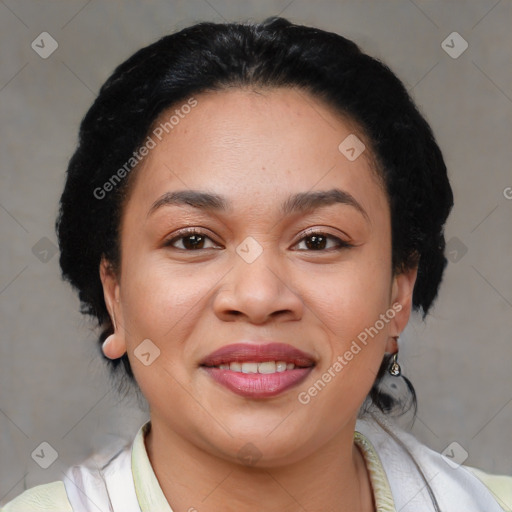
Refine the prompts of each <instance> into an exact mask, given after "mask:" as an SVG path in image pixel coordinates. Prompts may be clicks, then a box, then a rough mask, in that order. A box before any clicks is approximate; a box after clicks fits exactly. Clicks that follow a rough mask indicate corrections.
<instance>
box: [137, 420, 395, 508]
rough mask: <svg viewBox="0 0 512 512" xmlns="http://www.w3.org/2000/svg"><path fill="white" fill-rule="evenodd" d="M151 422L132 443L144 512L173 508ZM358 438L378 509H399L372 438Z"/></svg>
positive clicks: (361, 435)
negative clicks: (157, 463)
mask: <svg viewBox="0 0 512 512" xmlns="http://www.w3.org/2000/svg"><path fill="white" fill-rule="evenodd" d="M150 429H151V422H150V421H148V422H146V423H144V425H142V426H141V427H140V429H139V431H138V432H137V435H136V436H135V439H134V442H133V445H132V457H131V465H132V474H133V481H134V484H135V493H136V495H137V500H138V502H139V506H140V509H141V511H142V512H152V511H154V510H158V511H159V512H173V511H172V508H171V506H170V505H169V503H168V502H167V500H166V498H165V495H164V493H163V491H162V488H161V487H160V484H159V483H158V479H157V478H156V475H155V472H154V471H153V467H152V466H151V462H150V461H149V457H148V453H147V450H146V445H145V437H146V435H147V434H148V433H149V431H150ZM354 442H355V444H356V445H357V446H358V448H359V449H360V450H361V452H362V454H363V457H364V460H365V463H366V467H367V470H368V474H369V475H370V481H371V484H372V488H373V493H374V500H375V507H376V510H377V512H395V505H394V502H393V495H392V493H391V488H390V486H389V482H388V479H387V477H386V473H385V471H384V468H383V466H382V463H381V461H380V459H379V456H378V454H377V452H376V450H375V448H374V447H373V445H372V444H371V443H370V441H369V440H368V439H367V438H366V437H365V436H364V435H363V434H361V433H360V432H357V431H356V432H354Z"/></svg>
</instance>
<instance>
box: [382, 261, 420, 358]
mask: <svg viewBox="0 0 512 512" xmlns="http://www.w3.org/2000/svg"><path fill="white" fill-rule="evenodd" d="M417 275H418V267H414V268H411V269H405V270H403V271H402V272H401V273H400V274H396V275H395V276H394V277H393V282H392V285H391V307H392V308H393V310H394V311H395V312H396V314H395V316H394V318H393V319H392V320H391V322H390V324H391V325H390V331H389V336H390V337H389V339H388V341H387V345H386V352H389V353H392V354H394V353H395V352H396V351H397V349H398V347H397V345H396V340H395V339H394V337H398V336H400V334H401V332H402V331H403V330H404V329H405V326H406V325H407V322H408V321H409V317H410V316H411V310H412V293H413V290H414V283H415V282H416V277H417Z"/></svg>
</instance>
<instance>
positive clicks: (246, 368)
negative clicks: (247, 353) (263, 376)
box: [242, 363, 258, 373]
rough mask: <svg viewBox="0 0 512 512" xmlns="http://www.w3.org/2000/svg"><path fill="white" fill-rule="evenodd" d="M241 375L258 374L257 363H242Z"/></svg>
mask: <svg viewBox="0 0 512 512" xmlns="http://www.w3.org/2000/svg"><path fill="white" fill-rule="evenodd" d="M242 373H258V363H242Z"/></svg>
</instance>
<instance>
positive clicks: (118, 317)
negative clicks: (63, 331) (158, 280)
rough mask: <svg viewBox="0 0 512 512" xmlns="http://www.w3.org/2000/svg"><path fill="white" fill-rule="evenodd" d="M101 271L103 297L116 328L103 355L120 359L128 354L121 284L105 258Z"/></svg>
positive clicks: (106, 344) (106, 341)
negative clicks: (121, 300)
mask: <svg viewBox="0 0 512 512" xmlns="http://www.w3.org/2000/svg"><path fill="white" fill-rule="evenodd" d="M99 270H100V279H101V284H102V285H103V297H104V299H105V304H106V305H107V309H108V312H109V314H110V318H111V320H112V325H113V326H114V334H111V335H110V336H109V337H108V338H107V339H106V340H105V342H104V343H103V353H104V354H105V356H107V357H108V358H109V359H118V358H119V357H121V356H122V355H123V354H124V353H125V352H126V340H125V332H124V328H123V325H124V321H123V314H122V313H123V312H122V308H121V303H120V300H119V297H120V284H119V280H118V278H117V276H116V274H115V272H114V270H113V268H112V265H111V264H110V262H109V261H108V260H107V259H106V258H105V257H102V259H101V262H100V269H99Z"/></svg>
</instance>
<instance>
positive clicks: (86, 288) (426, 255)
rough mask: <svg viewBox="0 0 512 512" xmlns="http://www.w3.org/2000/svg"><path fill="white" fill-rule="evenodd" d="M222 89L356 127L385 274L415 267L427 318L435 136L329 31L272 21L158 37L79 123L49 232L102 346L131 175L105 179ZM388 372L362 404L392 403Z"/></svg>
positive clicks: (441, 175) (435, 248) (444, 200)
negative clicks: (374, 200) (379, 206)
mask: <svg viewBox="0 0 512 512" xmlns="http://www.w3.org/2000/svg"><path fill="white" fill-rule="evenodd" d="M229 87H254V88H258V87H261V88H263V87H264V88H278V87H292V88H297V89H298V90H304V91H307V92H309V93H311V94H312V95H313V96H315V97H317V98H319V99H322V100H323V101H324V102H325V103H326V104H328V105H329V106H330V107H331V108H332V109H333V111H335V112H337V113H339V114H341V115H343V116H345V117H347V118H348V119H350V120H352V121H353V122H354V123H356V124H357V126H359V127H360V128H361V130H362V131H363V134H364V137H365V140H368V141H370V149H371V151H370V153H371V155H372V158H373V159H374V160H375V161H376V163H377V168H378V172H379V174H380V177H381V178H382V182H383V183H384V184H385V189H386V191H387V196H388V200H389V206H390V212H391V231H392V264H393V270H394V271H395V272H400V271H402V270H405V269H408V268H415V267H416V266H417V267H418V276H417V280H416V284H415V287H414V292H413V308H414V309H415V310H419V311H421V312H422V314H423V318H424V317H425V316H426V314H427V312H428V311H429V309H430V308H431V306H432V303H433V301H434V299H435V298H436V296H437V292H438V289H439V285H440V283H441V280H442V276H443V272H444V269H445V266H446V263H447V261H446V258H445V256H444V248H445V238H444V224H445V222H446V219H447V217H448V214H449V212H450V210H451V208H452V206H453V194H452V190H451V187H450V183H449V181H448V177H447V170H446V166H445V163H444V161H443V157H442V153H441V150H440V148H439V147H438V145H437V143H436V141H435V138H434V135H433V133H432V130H431V128H430V126H429V125H428V123H427V121H426V120H425V119H424V117H423V116H422V115H421V114H420V112H419V111H418V109H417V107H416V106H415V104H414V102H413V101H412V99H411V97H410V96H409V94H408V93H407V90H406V89H405V87H404V85H403V84H402V82H401V81H400V80H399V79H398V78H397V77H396V76H395V75H394V74H393V72H392V71H391V70H390V69H389V68H388V67H387V66H386V65H385V64H383V63H382V62H380V61H379V60H377V59H375V58H372V57H370V56H368V55H366V54H365V53H363V52H362V51H361V50H360V49H359V47H358V46H357V45H356V44H355V43H354V42H352V41H350V40H349V39H346V38H344V37H342V36H341V35H338V34H335V33H331V32H326V31H324V30H320V29H318V28H314V27H308V26H303V25H297V24H294V23H291V22H290V21H288V20H286V19H284V18H280V17H273V18H269V19H267V20H265V21H263V22H262V23H255V22H245V23H211V22H201V23H197V24H195V25H193V26H190V27H187V28H185V29H183V30H181V31H179V32H176V33H174V34H171V35H167V36H165V37H162V38H161V39H159V40H158V41H156V42H154V43H153V44H150V45H149V46H147V47H145V48H142V49H140V50H139V51H137V52H136V53H135V54H134V55H132V56H131V57H130V58H128V59H127V60H126V61H125V62H123V63H122V64H120V65H119V66H118V67H117V68H116V69H115V70H114V72H113V74H112V75H111V76H110V77H109V78H108V79H107V81H106V82H105V83H104V85H103V86H102V87H101V89H100V91H99V94H98V96H97V98H96V100H95V101H94V103H93V105H92V106H91V108H90V109H89V111H88V112H87V113H86V115H85V117H84V119H83V120H82V122H81V125H80V131H79V141H78V146H77V148H76V151H75V153H74V154H73V156H72V157H71V159H70V162H69V166H68V169H67V178H66V184H65V188H64V191H63V194H62V197H61V200H60V210H59V215H58V218H57V221H56V230H57V235H58V240H59V247H60V266H61V270H62V275H63V278H64V279H66V280H67V281H69V282H70V283H71V285H72V286H73V287H74V288H75V289H76V290H78V293H79V298H80V302H81V312H82V313H84V314H87V315H91V316H93V317H94V318H95V319H96V320H97V322H98V326H99V327H100V328H101V334H100V335H99V340H98V341H99V347H101V343H102V342H103V341H104V340H105V339H106V337H107V336H108V335H109V334H111V333H112V332H113V326H112V323H111V319H110V316H109V314H108V311H107V308H106V305H105V301H104V296H103V289H102V284H101V280H100V277H99V265H100V261H101V258H102V256H105V258H106V259H107V260H108V261H109V262H110V263H111V264H112V266H113V268H114V269H116V268H118V265H119V263H120V257H121V255H120V238H119V223H120V219H121V213H122V209H123V205H124V201H125V199H126V197H127V194H128V192H129V190H130V182H131V181H132V177H133V175H134V174H135V172H136V166H135V170H134V171H133V172H131V173H130V175H129V176H128V178H127V179H123V180H121V179H120V180H118V181H119V182H115V183H113V184H112V177H113V176H114V175H115V174H116V173H117V176H118V177H120V176H121V174H120V173H119V172H118V170H120V169H121V168H122V167H123V166H125V167H124V168H125V170H126V162H128V161H130V158H132V157H133V154H134V152H136V150H137V149H138V148H139V147H140V146H141V144H143V142H144V140H145V139H146V138H147V136H148V133H149V131H150V129H151V127H152V125H153V123H154V122H155V120H156V119H157V118H158V116H159V115H160V114H162V113H163V112H164V110H166V109H168V108H170V107H171V106H174V105H177V104H179V103H180V102H183V101H185V100H186V99H190V98H191V97H193V95H198V94H200V93H201V92H207V91H215V90H223V89H226V88H229ZM124 174H126V173H123V174H122V176H124ZM109 180H110V181H109ZM107 182H109V183H110V184H111V185H110V186H109V193H108V194H106V193H104V191H105V188H104V185H105V184H106V183H107ZM111 189H112V190H111ZM99 190H101V191H102V192H101V196H100V195H99V194H98V191H99ZM100 352H101V350H100ZM102 355H103V354H102ZM107 361H108V363H109V364H110V365H111V367H112V374H114V373H115V371H116V369H117V368H118V367H119V366H121V367H122V368H124V370H125V375H127V376H128V377H129V379H130V380H131V381H132V382H133V381H134V380H135V379H134V376H133V373H132V370H131V367H130V363H129V360H128V356H127V355H126V354H124V355H123V356H122V357H121V358H119V359H115V360H110V359H107ZM120 363H122V365H120ZM388 363H389V360H388V358H385V359H384V361H383V363H382V366H381V369H380V372H379V375H378V376H377V379H376V382H375V384H374V387H373V389H372V392H371V394H370V396H371V398H372V399H373V402H374V403H376V405H378V406H379V407H380V408H381V409H382V410H385V411H389V410H391V409H392V405H393V400H391V401H390V398H389V396H386V395H385V394H383V393H381V392H380V391H379V388H378V383H379V381H380V379H381V377H382V375H383V372H384V370H385V368H387V365H388ZM413 394H414V391H413ZM414 403H415V399H414Z"/></svg>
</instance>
